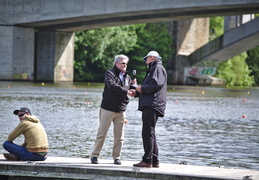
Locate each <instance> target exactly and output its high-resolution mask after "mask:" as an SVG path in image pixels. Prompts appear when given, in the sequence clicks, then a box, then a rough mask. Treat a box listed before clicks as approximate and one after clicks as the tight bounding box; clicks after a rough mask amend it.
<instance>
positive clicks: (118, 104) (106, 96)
mask: <svg viewBox="0 0 259 180" xmlns="http://www.w3.org/2000/svg"><path fill="white" fill-rule="evenodd" d="M119 74H120V70H119V69H118V68H117V67H116V66H114V67H113V68H112V69H110V70H108V71H106V73H105V79H104V83H105V86H104V91H103V99H102V103H101V108H103V109H106V110H108V111H113V112H124V111H125V110H126V106H127V104H128V103H129V98H128V96H127V91H128V89H129V88H130V87H131V86H130V85H131V78H130V76H129V75H128V74H127V73H125V75H124V82H122V81H121V79H120V77H119Z"/></svg>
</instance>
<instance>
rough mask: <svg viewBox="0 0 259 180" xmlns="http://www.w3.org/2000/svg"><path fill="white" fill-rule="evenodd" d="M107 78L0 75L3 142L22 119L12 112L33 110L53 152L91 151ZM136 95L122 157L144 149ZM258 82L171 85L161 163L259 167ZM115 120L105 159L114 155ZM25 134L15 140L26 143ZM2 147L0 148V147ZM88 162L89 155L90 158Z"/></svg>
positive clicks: (137, 155)
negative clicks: (47, 79)
mask: <svg viewBox="0 0 259 180" xmlns="http://www.w3.org/2000/svg"><path fill="white" fill-rule="evenodd" d="M102 91H103V84H97V83H45V84H44V83H32V82H9V81H0V122H1V126H0V141H1V142H4V141H5V139H6V137H7V136H8V134H9V133H10V132H11V131H12V129H13V128H14V127H15V126H16V125H17V124H18V118H17V117H16V116H14V115H13V110H14V109H17V108H20V107H22V106H25V107H28V108H30V109H31V111H32V114H34V115H36V116H37V117H38V118H39V119H40V120H41V122H42V124H43V125H44V127H45V129H46V132H47V134H48V138H49V144H50V152H49V156H64V157H85V156H87V155H90V154H91V150H92V148H93V145H94V140H95V136H96V131H97V129H98V125H99V120H98V113H99V106H100V102H101V97H102ZM137 105H138V99H136V98H130V103H129V105H128V108H127V111H126V113H127V120H128V123H127V124H126V125H125V140H124V145H123V149H122V157H121V158H122V161H123V160H133V161H136V162H138V161H140V160H141V157H142V155H143V148H142V139H141V126H142V121H141V112H139V111H137ZM258 110H259V88H258V87H257V88H256V87H253V88H235V89H233V88H219V87H194V86H172V87H169V88H168V93H167V108H166V115H165V117H163V118H159V120H158V123H157V126H156V134H157V139H158V146H159V155H160V161H161V163H172V164H178V163H181V162H182V161H186V162H188V164H191V165H200V166H214V167H219V166H224V167H228V168H246V169H257V170H259V116H258ZM112 129H113V126H111V128H110V131H109V132H108V135H107V138H106V141H105V144H104V147H103V149H102V151H101V155H100V158H99V161H100V162H101V159H102V158H103V159H107V158H109V159H112V157H111V151H112V146H113V133H112ZM22 141H23V138H22V137H20V138H18V139H17V140H16V141H15V142H16V143H22ZM4 152H5V150H4V149H3V148H2V147H0V153H4ZM89 162H90V161H89Z"/></svg>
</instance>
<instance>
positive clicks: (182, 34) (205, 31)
mask: <svg viewBox="0 0 259 180" xmlns="http://www.w3.org/2000/svg"><path fill="white" fill-rule="evenodd" d="M172 31H173V33H172V34H173V37H175V38H174V42H173V45H174V49H175V54H174V55H173V57H172V59H171V60H169V62H168V83H170V84H181V85H183V84H185V80H186V77H185V73H184V72H185V68H186V67H190V63H189V61H188V59H187V56H188V55H189V54H191V53H192V52H194V51H195V50H197V49H199V48H200V47H202V46H203V45H205V44H206V43H208V41H209V18H196V19H186V20H179V21H174V22H173V29H172Z"/></svg>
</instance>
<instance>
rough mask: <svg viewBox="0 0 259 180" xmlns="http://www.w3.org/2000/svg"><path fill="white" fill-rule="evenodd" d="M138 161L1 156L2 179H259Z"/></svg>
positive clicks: (241, 172)
mask: <svg viewBox="0 0 259 180" xmlns="http://www.w3.org/2000/svg"><path fill="white" fill-rule="evenodd" d="M134 163H137V162H135V161H124V160H122V164H121V165H115V164H113V160H112V159H101V158H100V159H99V164H91V162H90V159H89V158H73V157H48V158H47V160H46V161H7V160H6V159H5V158H4V157H3V155H0V179H1V180H2V179H12V180H14V179H26V180H29V179H31V180H32V179H44V180H50V179H98V180H99V179H120V180H122V179H123V180H125V179H127V180H128V179H141V180H146V179H161V180H162V179H173V180H178V179H181V180H198V179H199V180H214V179H215V180H216V179H217V180H219V179H221V180H223V179H225V180H227V179H232V180H259V171H258V170H251V169H230V168H224V167H223V168H222V167H208V166H193V165H183V164H166V163H161V164H160V168H135V167H133V166H132V165H133V164H134Z"/></svg>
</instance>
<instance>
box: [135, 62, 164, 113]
mask: <svg viewBox="0 0 259 180" xmlns="http://www.w3.org/2000/svg"><path fill="white" fill-rule="evenodd" d="M166 91H167V73H166V70H165V68H164V66H163V64H162V61H161V60H156V61H154V62H152V63H150V64H149V69H148V71H147V74H146V76H145V78H144V80H143V82H142V85H141V93H137V96H139V107H138V110H140V111H142V110H143V109H144V108H146V107H148V108H151V109H154V110H156V111H157V112H159V114H160V117H163V116H164V113H165V108H166Z"/></svg>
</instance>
